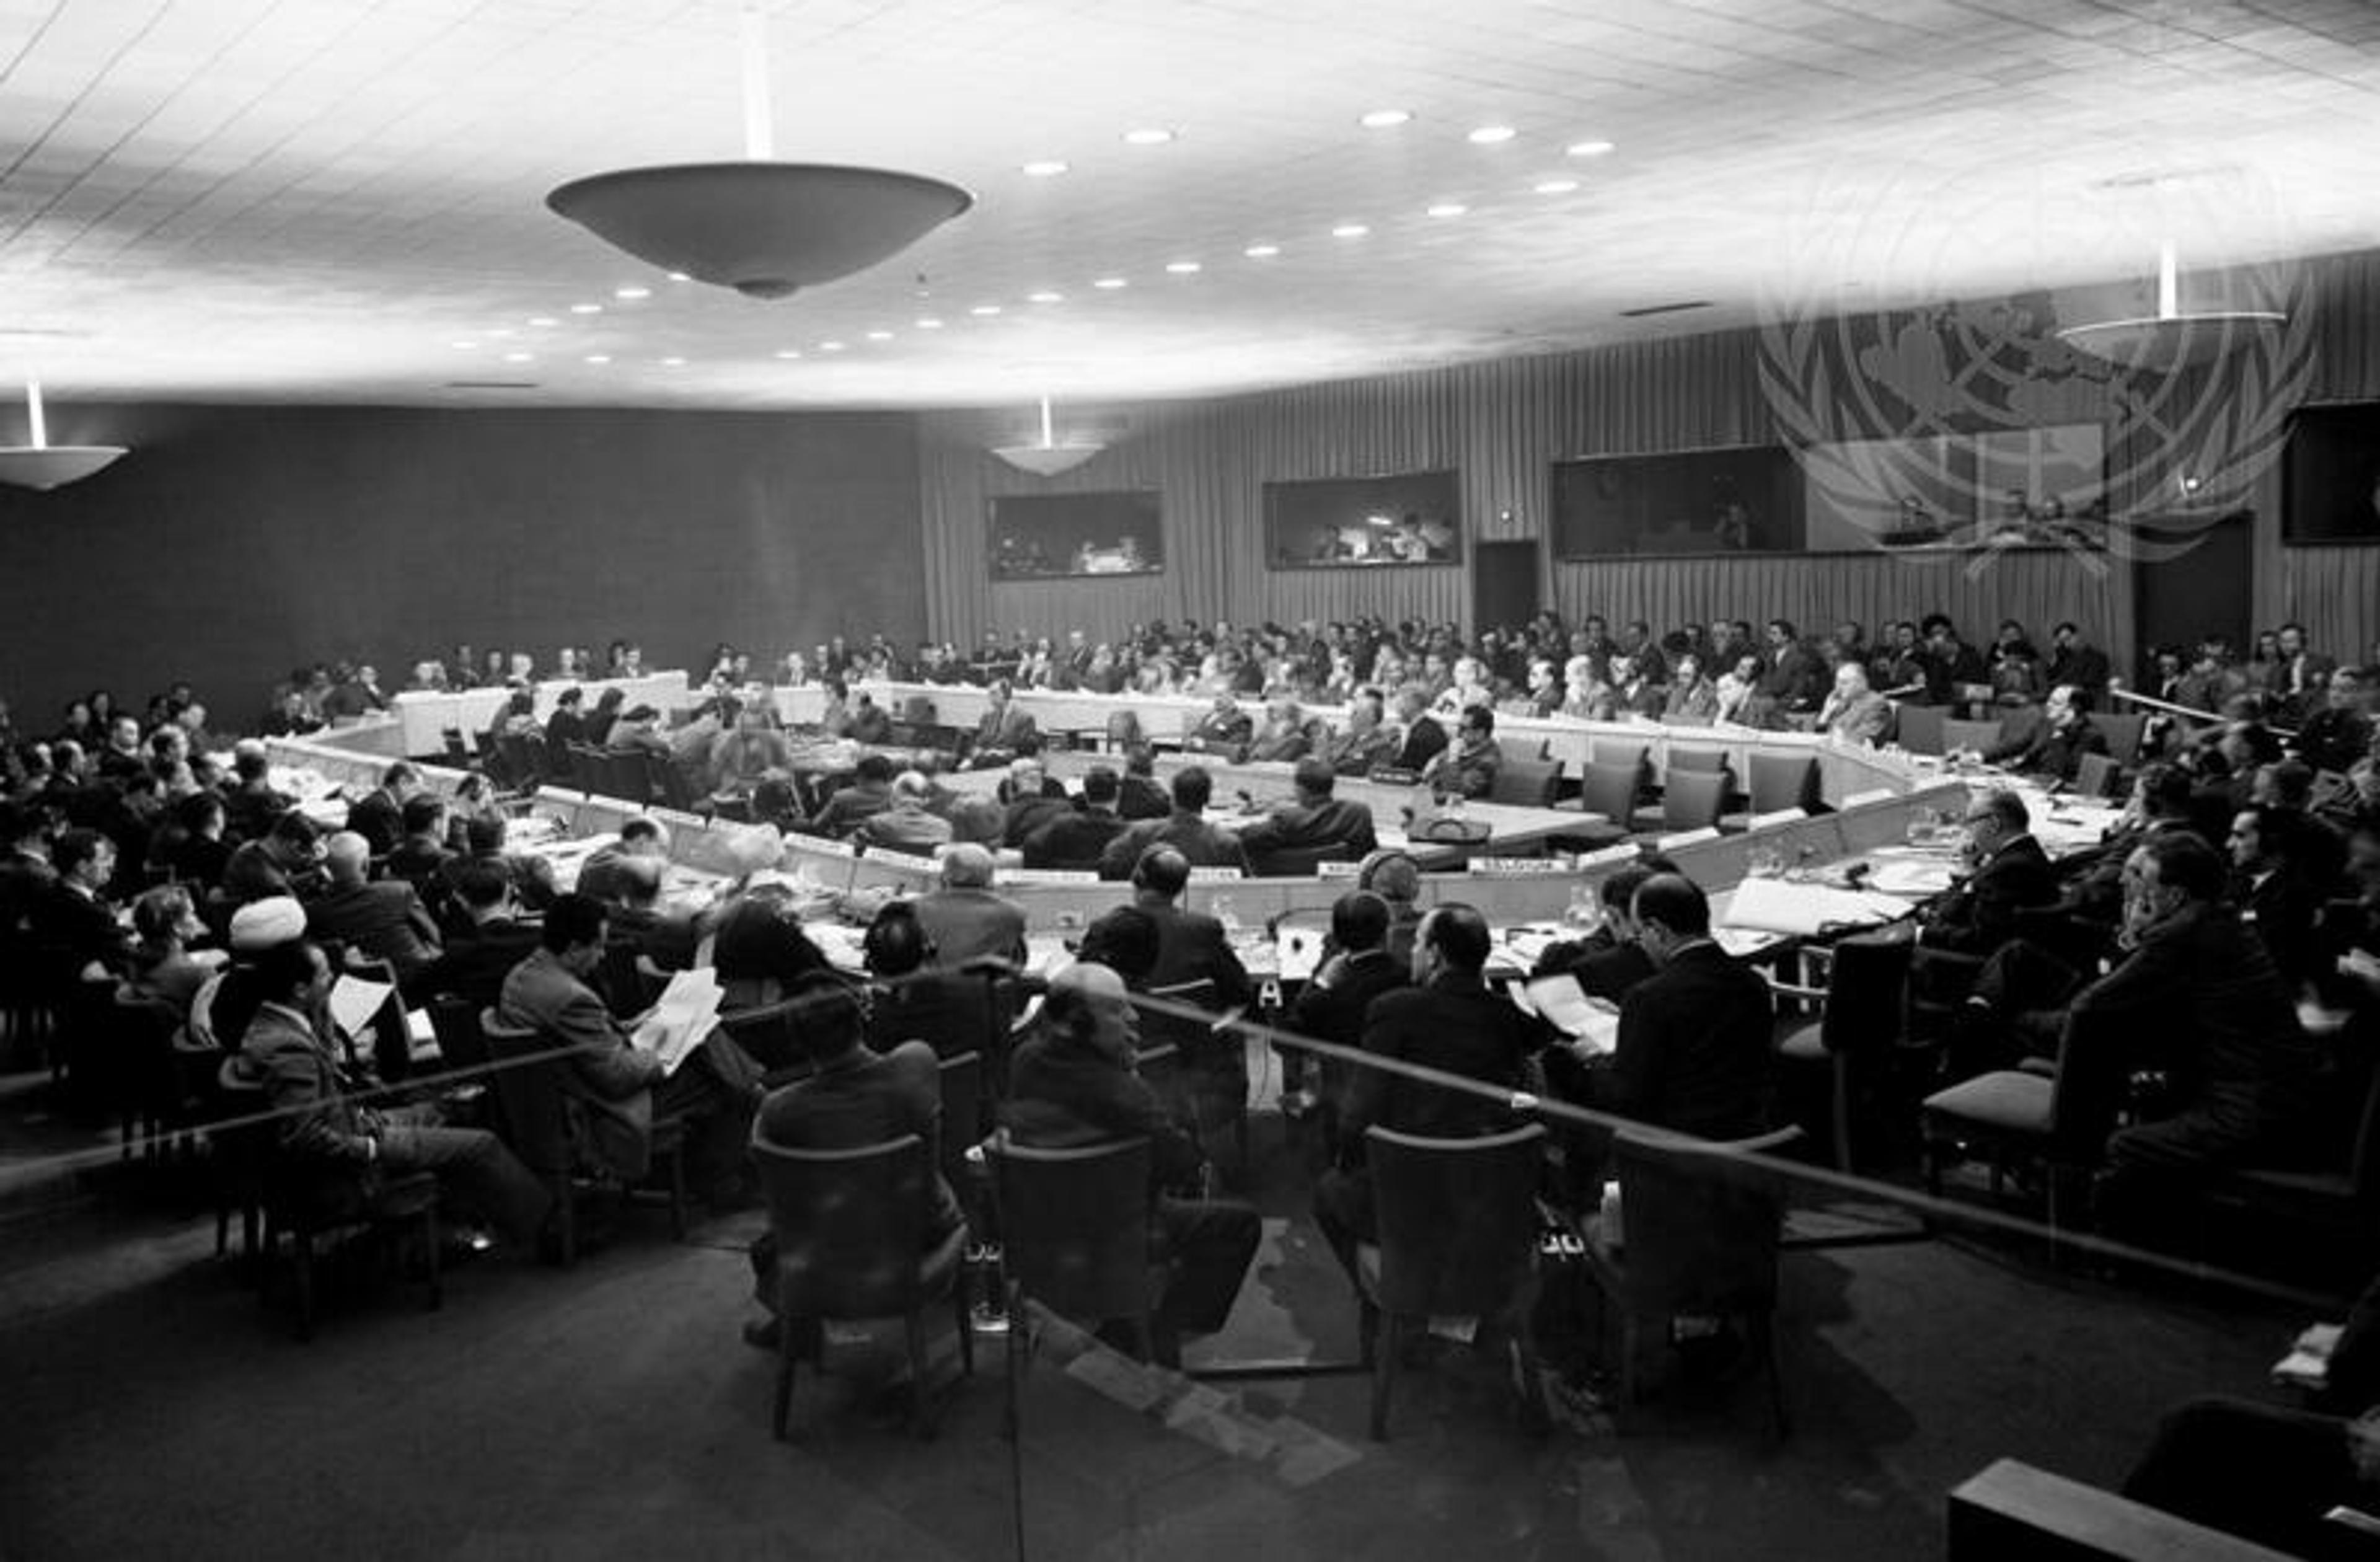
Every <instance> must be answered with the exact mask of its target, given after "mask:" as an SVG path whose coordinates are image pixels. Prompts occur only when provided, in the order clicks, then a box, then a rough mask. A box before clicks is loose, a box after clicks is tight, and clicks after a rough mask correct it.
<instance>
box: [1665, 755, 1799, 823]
mask: <svg viewBox="0 0 2380 1562" xmlns="http://www.w3.org/2000/svg"><path fill="white" fill-rule="evenodd" d="M1671 758H1672V761H1673V762H1674V760H1675V756H1674V755H1672V756H1671ZM1743 789H1744V791H1745V792H1746V793H1747V794H1748V795H1749V797H1750V799H1751V802H1750V807H1751V809H1752V812H1755V813H1775V812H1778V811H1779V809H1786V808H1808V807H1809V806H1810V805H1811V804H1813V803H1815V802H1816V801H1817V800H1818V762H1817V761H1816V760H1815V758H1813V757H1812V756H1810V755H1808V754H1764V753H1762V752H1761V751H1760V750H1757V749H1755V750H1753V751H1752V753H1751V754H1750V756H1749V757H1748V758H1746V760H1745V761H1744V777H1743Z"/></svg>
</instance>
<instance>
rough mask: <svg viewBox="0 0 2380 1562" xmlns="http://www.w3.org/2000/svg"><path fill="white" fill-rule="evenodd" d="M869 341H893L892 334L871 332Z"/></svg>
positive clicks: (888, 332)
mask: <svg viewBox="0 0 2380 1562" xmlns="http://www.w3.org/2000/svg"><path fill="white" fill-rule="evenodd" d="M868 340H869V341H871V342H889V341H891V340H892V332H890V331H870V332H869V333H868Z"/></svg>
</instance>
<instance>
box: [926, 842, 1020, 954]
mask: <svg viewBox="0 0 2380 1562" xmlns="http://www.w3.org/2000/svg"><path fill="white" fill-rule="evenodd" d="M991 869H992V860H991V853H990V852H989V851H987V850H985V849H984V848H982V847H980V846H977V845H975V844H974V843H973V842H962V843H961V844H959V845H957V846H953V847H952V848H950V849H949V850H948V851H946V852H944V853H943V854H942V883H941V888H939V889H934V890H929V891H928V892H927V893H926V894H924V895H921V896H919V897H917V900H916V901H915V902H914V904H915V905H916V907H917V925H918V926H919V927H921V928H923V929H924V930H925V934H926V940H927V942H928V943H929V944H931V945H932V946H933V951H934V952H933V954H932V955H931V956H930V957H929V964H931V965H933V966H934V967H935V968H937V969H945V968H951V967H956V966H963V965H965V964H966V963H967V962H968V961H969V960H972V959H977V958H984V957H989V958H993V959H1000V960H1006V961H1008V962H1009V963H1010V964H1012V965H1016V966H1022V965H1023V964H1024V963H1025V913H1024V912H1023V911H1022V910H1021V909H1018V908H1017V905H1016V903H1015V902H1014V901H1013V900H1009V899H1007V898H1005V897H1002V896H999V895H995V894H993V893H992V889H991Z"/></svg>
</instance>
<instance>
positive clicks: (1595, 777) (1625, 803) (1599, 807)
mask: <svg viewBox="0 0 2380 1562" xmlns="http://www.w3.org/2000/svg"><path fill="white" fill-rule="evenodd" d="M1644 778H1645V768H1644V765H1643V763H1642V762H1638V763H1633V764H1604V763H1600V762H1597V763H1589V764H1588V765H1587V767H1586V773H1585V775H1583V776H1581V777H1580V780H1579V798H1578V800H1579V803H1580V805H1581V806H1582V807H1584V808H1585V810H1586V812H1589V813H1600V814H1601V815H1603V816H1604V817H1605V818H1606V819H1609V820H1610V821H1611V822H1612V823H1613V824H1617V825H1619V826H1620V827H1621V829H1623V830H1624V829H1626V828H1627V827H1628V819H1629V816H1630V815H1631V814H1633V813H1634V812H1636V794H1637V791H1638V790H1639V789H1640V788H1641V787H1642V786H1643V784H1644Z"/></svg>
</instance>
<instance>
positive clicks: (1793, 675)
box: [1754, 644, 1825, 710]
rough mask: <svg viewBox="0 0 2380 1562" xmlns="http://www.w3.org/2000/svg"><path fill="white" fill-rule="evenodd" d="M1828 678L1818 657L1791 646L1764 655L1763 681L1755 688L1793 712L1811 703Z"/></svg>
mask: <svg viewBox="0 0 2380 1562" xmlns="http://www.w3.org/2000/svg"><path fill="white" fill-rule="evenodd" d="M1824 676H1825V670H1824V669H1823V668H1822V667H1821V666H1820V665H1819V663H1818V659H1817V658H1816V657H1815V656H1813V655H1811V654H1810V653H1808V652H1807V651H1804V650H1803V648H1802V647H1801V646H1800V645H1798V644H1795V645H1789V646H1786V647H1785V648H1784V649H1783V650H1781V651H1768V652H1763V653H1761V657H1760V678H1759V681H1758V682H1757V683H1756V684H1755V686H1754V687H1755V689H1757V690H1758V691H1759V692H1760V693H1762V694H1765V695H1767V696H1768V698H1770V699H1771V700H1774V701H1776V702H1778V703H1779V704H1780V705H1783V706H1785V707H1786V708H1787V709H1789V710H1790V709H1791V708H1792V707H1794V706H1796V705H1800V704H1803V703H1805V702H1808V700H1809V699H1810V697H1811V694H1812V692H1813V691H1814V690H1815V689H1816V687H1817V684H1818V680H1819V679H1820V678H1821V677H1824Z"/></svg>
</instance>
